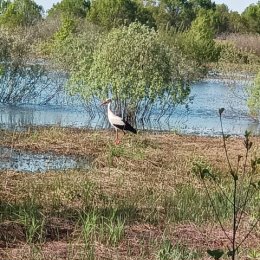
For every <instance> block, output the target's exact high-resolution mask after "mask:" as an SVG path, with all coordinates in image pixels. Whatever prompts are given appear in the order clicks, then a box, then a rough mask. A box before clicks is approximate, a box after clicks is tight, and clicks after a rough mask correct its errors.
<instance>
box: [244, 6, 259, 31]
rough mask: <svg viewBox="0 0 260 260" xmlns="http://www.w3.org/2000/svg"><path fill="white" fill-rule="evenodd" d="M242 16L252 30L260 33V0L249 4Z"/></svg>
mask: <svg viewBox="0 0 260 260" xmlns="http://www.w3.org/2000/svg"><path fill="white" fill-rule="evenodd" d="M242 18H243V20H244V22H245V25H246V26H247V28H248V30H249V31H250V32H254V33H255V32H256V33H260V1H259V2H258V3H257V4H251V5H249V6H248V7H247V8H246V9H245V11H244V12H243V13H242Z"/></svg>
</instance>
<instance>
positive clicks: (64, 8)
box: [48, 0, 90, 18]
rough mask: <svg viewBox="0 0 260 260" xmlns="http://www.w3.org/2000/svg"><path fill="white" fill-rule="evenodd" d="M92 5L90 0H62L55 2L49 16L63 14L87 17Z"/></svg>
mask: <svg viewBox="0 0 260 260" xmlns="http://www.w3.org/2000/svg"><path fill="white" fill-rule="evenodd" d="M89 7H90V1H89V0H62V1H61V2H59V3H57V4H54V5H53V7H52V8H51V9H50V10H49V11H48V17H53V16H63V17H68V16H69V17H80V18H84V17H86V14H87V11H88V9H89Z"/></svg>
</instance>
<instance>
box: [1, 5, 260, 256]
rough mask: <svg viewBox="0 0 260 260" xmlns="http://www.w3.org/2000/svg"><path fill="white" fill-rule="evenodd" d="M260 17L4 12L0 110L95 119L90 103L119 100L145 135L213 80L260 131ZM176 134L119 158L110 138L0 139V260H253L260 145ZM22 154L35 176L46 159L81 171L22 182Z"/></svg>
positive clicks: (86, 134)
mask: <svg viewBox="0 0 260 260" xmlns="http://www.w3.org/2000/svg"><path fill="white" fill-rule="evenodd" d="M259 10H260V3H257V4H252V5H250V6H248V7H247V8H246V9H245V10H244V12H243V13H242V14H239V13H237V12H233V11H230V10H229V9H228V7H227V6H226V5H224V4H222V5H216V4H215V3H214V2H212V1H210V0H206V1H200V0H178V1H176V0H161V1H150V0H148V1H141V0H115V1H112V0H95V1H94V0H93V1H86V0H62V1H60V2H59V3H58V4H56V5H54V6H53V7H52V8H51V9H50V10H48V12H47V13H45V14H44V11H43V9H42V8H41V7H40V6H38V5H37V4H36V3H35V2H34V1H32V0H14V1H9V0H2V1H0V83H1V84H0V102H1V105H8V106H10V107H12V106H14V105H23V106H25V105H29V106H30V105H48V104H55V102H57V103H59V104H61V105H66V104H67V103H66V102H67V97H68V95H71V96H72V97H73V99H74V101H76V104H78V103H81V104H82V103H84V105H85V108H86V110H85V111H86V112H85V113H87V114H88V115H89V116H90V117H93V116H95V113H96V110H95V109H96V107H97V106H95V107H94V109H93V104H94V105H97V104H99V100H100V99H105V98H107V97H111V96H113V100H114V104H115V107H114V109H115V112H118V113H120V114H122V116H123V117H125V118H127V119H128V120H129V121H132V122H133V123H136V124H137V125H138V122H139V121H145V120H147V119H151V118H152V116H154V117H156V116H157V119H158V118H160V117H162V116H163V115H167V117H166V118H169V117H170V116H171V114H172V112H173V111H176V107H177V106H179V105H182V106H188V105H189V102H190V101H191V96H190V93H191V87H192V86H193V84H194V83H197V82H200V80H202V79H205V78H211V79H212V78H217V79H218V80H221V82H222V83H223V82H224V83H226V85H225V86H226V87H227V88H228V87H229V88H230V90H231V91H232V92H233V94H234V97H237V98H238V102H241V100H243V102H244V103H245V104H247V105H248V114H250V116H252V117H253V118H254V119H255V120H256V121H257V120H258V119H259V104H260V102H259V99H260V93H259V87H260V85H259V65H260V49H259V48H260V47H259V46H260V44H259V42H260V37H259V28H260V26H259V21H260V17H259V13H260V12H259ZM237 87H239V90H242V91H238V88H237ZM200 90H201V91H204V92H206V90H205V88H200ZM215 91H218V90H217V89H215ZM213 92H214V91H213ZM219 92H220V91H219ZM218 94H219V95H216V96H217V98H218V99H219V100H221V99H222V98H223V95H222V93H218ZM204 102H205V103H207V102H209V99H208V100H206V101H204ZM57 103H56V104H57ZM73 104H75V103H73V102H72V105H73ZM21 107H22V106H18V110H19V109H20V108H21ZM221 107H222V106H221ZM218 108H219V107H218ZM218 108H217V109H218ZM233 108H234V107H233ZM217 109H216V113H218V110H217ZM26 111H27V110H26ZM26 111H25V112H26ZM154 111H155V113H154ZM212 111H213V110H212V109H211V112H210V113H211V114H210V115H212V113H213V112H212ZM223 111H224V110H223V109H222V110H220V116H222V113H223ZM234 111H235V108H234ZM20 112H21V111H20ZM240 112H241V111H240V110H239V109H237V110H236V111H235V112H234V115H236V116H237V115H239V116H241V113H240ZM167 113H168V114H167ZM8 115H9V117H10V115H11V113H10V114H8ZM168 115H169V117H168ZM204 115H205V113H204ZM2 116H3V114H2ZM72 117H75V120H76V117H77V116H76V115H75V114H72ZM10 118H11V120H10V121H12V122H13V121H15V120H14V118H13V117H10ZM155 119H156V118H155ZM22 120H23V121H26V117H25V116H22ZM30 120H31V119H30ZM30 120H28V121H30ZM200 120H202V121H206V120H207V117H201V118H200ZM30 122H31V121H30ZM222 123H223V122H222V121H221V122H219V124H220V125H221V124H222ZM224 123H225V122H224ZM230 125H231V124H230ZM18 130H19V131H18ZM174 130H175V131H174V133H173V132H168V133H162V132H161V133H158V132H145V131H144V132H141V131H139V133H138V135H137V136H135V137H133V136H131V135H129V136H124V138H123V142H122V144H120V145H114V144H113V142H112V141H113V136H112V132H110V131H108V130H100V129H99V130H91V129H80V128H75V127H61V126H57V125H56V126H51V127H47V126H44V127H37V126H29V124H27V125H26V127H21V129H10V128H9V129H6V130H3V129H2V130H1V134H0V142H1V146H2V150H1V151H3V152H2V159H3V160H5V162H4V163H6V165H7V166H6V167H1V168H2V170H1V173H0V176H1V178H0V179H1V181H0V213H1V214H0V259H10V260H11V259H12V260H13V259H28V260H40V259H44V260H47V259H48V260H56V259H61V260H65V259H68V260H74V259H75V260H76V259H77V260H81V259H82V260H83V259H88V260H89V259H90V260H91V259H129V260H130V259H136V260H137V259H138V260H139V259H149V260H150V259H154V260H170V259H175V260H178V259H179V260H180V259H205V260H206V259H210V256H211V257H213V258H215V259H220V258H222V257H223V258H226V259H227V258H229V257H231V258H232V259H235V258H236V257H238V258H239V259H259V257H260V256H259V255H260V248H259V240H260V227H259V196H260V193H259V189H260V180H259V177H260V176H259V174H260V171H259V163H260V160H259V156H260V155H259V151H260V150H259V145H260V139H259V137H256V136H253V137H251V136H250V135H249V133H248V132H246V135H245V137H244V138H243V137H242V136H241V133H240V135H239V137H235V136H228V135H226V133H225V132H224V131H223V133H220V134H222V137H209V136H208V137H202V136H199V135H193V136H192V135H190V136H185V135H182V134H181V133H179V132H178V131H176V129H174ZM222 130H223V129H222ZM201 132H202V130H201V128H200V129H198V131H197V132H196V133H199V134H201ZM223 146H224V147H223ZM19 153H20V154H23V155H24V156H26V154H30V155H31V157H29V159H28V160H27V161H26V163H28V165H29V167H30V165H33V166H34V169H35V165H37V163H36V162H35V161H34V160H33V158H38V157H39V156H40V155H42V156H43V157H47V156H49V155H51V156H52V157H53V158H52V159H55V158H77V159H80V161H81V165H80V167H78V166H77V167H75V168H70V169H68V168H69V167H66V168H62V169H59V170H54V169H53V168H52V169H50V168H49V169H48V167H45V168H44V171H45V172H44V173H40V172H39V171H38V172H37V171H35V172H34V173H32V174H28V173H25V172H24V169H21V168H18V170H20V171H15V170H14V169H16V170H17V167H16V168H15V167H13V168H12V167H10V165H11V164H12V162H11V160H12V158H13V157H12V156H14V155H17V154H19ZM10 155H11V156H10ZM34 156H35V157H34ZM37 156H38V157H37ZM16 161H17V160H16ZM18 161H19V159H18ZM4 163H3V164H4ZM11 166H12V165H11ZM36 168H37V167H36ZM54 168H55V167H54ZM211 259H212V258H211Z"/></svg>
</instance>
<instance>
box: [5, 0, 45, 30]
mask: <svg viewBox="0 0 260 260" xmlns="http://www.w3.org/2000/svg"><path fill="white" fill-rule="evenodd" d="M42 12H43V8H42V7H41V6H39V5H37V4H36V3H35V2H34V1H33V0H14V1H13V2H11V3H10V2H7V6H6V5H4V12H3V13H2V15H1V16H0V24H1V25H4V26H7V27H12V28H13V27H17V26H30V25H34V24H35V23H37V22H38V21H39V20H41V18H42Z"/></svg>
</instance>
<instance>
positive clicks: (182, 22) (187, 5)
mask: <svg viewBox="0 0 260 260" xmlns="http://www.w3.org/2000/svg"><path fill="white" fill-rule="evenodd" d="M192 7H193V5H192V3H191V2H189V1H187V0H162V1H160V5H159V13H160V15H159V16H157V23H158V24H161V25H162V24H163V25H164V26H166V27H170V26H171V27H174V28H176V29H178V30H183V29H186V28H187V27H189V26H190V24H191V22H192V21H193V20H194V18H195V16H196V15H195V12H194V10H193V8H192ZM165 10H167V11H165Z"/></svg>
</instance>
